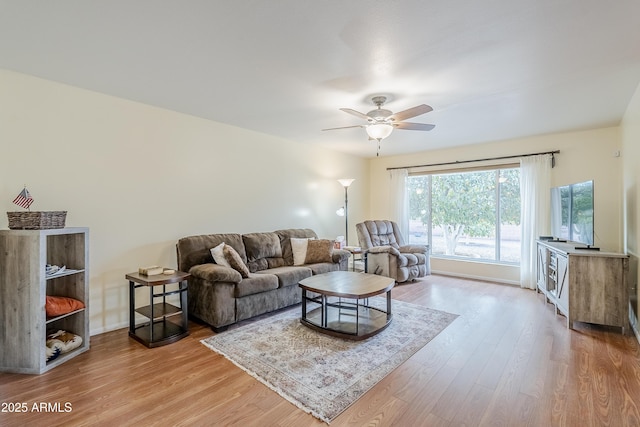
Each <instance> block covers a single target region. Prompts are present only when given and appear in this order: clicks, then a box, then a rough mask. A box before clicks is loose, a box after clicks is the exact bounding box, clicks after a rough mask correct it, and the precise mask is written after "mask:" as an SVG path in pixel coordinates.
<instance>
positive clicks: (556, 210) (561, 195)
mask: <svg viewBox="0 0 640 427" xmlns="http://www.w3.org/2000/svg"><path fill="white" fill-rule="evenodd" d="M593 232H594V228H593V181H586V182H579V183H577V184H570V185H563V186H561V187H555V188H552V189H551V233H552V234H553V237H554V238H555V239H558V240H567V241H570V242H578V243H583V244H585V245H587V246H592V245H593Z"/></svg>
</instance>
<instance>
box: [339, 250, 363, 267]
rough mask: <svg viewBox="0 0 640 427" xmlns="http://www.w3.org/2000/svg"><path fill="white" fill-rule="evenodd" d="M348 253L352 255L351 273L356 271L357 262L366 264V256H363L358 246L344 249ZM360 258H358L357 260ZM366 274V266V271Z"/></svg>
mask: <svg viewBox="0 0 640 427" xmlns="http://www.w3.org/2000/svg"><path fill="white" fill-rule="evenodd" d="M343 249H344V250H346V251H349V252H350V253H351V255H352V257H351V271H356V261H360V262H362V263H363V264H364V263H365V262H366V256H365V255H363V253H362V249H361V248H360V247H358V246H345V247H344V248H343ZM356 256H358V258H356ZM363 271H365V272H366V264H365V268H364V270H363Z"/></svg>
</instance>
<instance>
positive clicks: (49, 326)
mask: <svg viewBox="0 0 640 427" xmlns="http://www.w3.org/2000/svg"><path fill="white" fill-rule="evenodd" d="M88 254H89V229H88V228H84V227H76V228H60V229H51V230H0V348H1V349H2V351H0V371H3V372H16V373H24V374H41V373H43V372H46V371H48V370H50V369H52V368H54V367H56V366H58V365H60V364H62V363H64V362H66V361H68V360H69V359H72V358H73V357H75V356H77V355H79V354H81V353H83V352H85V351H87V350H88V349H89V338H90V337H89V256H88ZM46 264H52V265H58V266H66V268H67V269H66V270H65V271H64V272H63V273H60V274H53V275H47V274H46V272H45V266H46ZM47 295H51V296H65V297H71V298H75V299H77V300H79V301H82V302H83V303H84V305H85V308H83V309H80V310H76V311H73V312H71V313H67V314H65V315H63V316H57V317H54V318H47V316H46V312H45V302H46V297H47ZM59 329H62V330H65V331H68V332H71V333H74V334H76V335H79V336H80V337H81V338H82V345H81V346H80V347H78V348H76V349H75V350H72V351H70V352H69V353H64V354H62V355H60V356H58V357H57V358H56V359H54V360H52V361H51V362H49V363H47V362H46V353H45V342H46V336H47V332H48V331H54V332H55V331H57V330H59Z"/></svg>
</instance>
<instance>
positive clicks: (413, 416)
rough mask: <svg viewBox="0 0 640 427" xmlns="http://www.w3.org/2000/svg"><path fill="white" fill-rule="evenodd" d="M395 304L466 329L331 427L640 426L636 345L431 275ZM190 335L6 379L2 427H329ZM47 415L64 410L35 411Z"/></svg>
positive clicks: (507, 295)
mask: <svg viewBox="0 0 640 427" xmlns="http://www.w3.org/2000/svg"><path fill="white" fill-rule="evenodd" d="M392 295H393V298H394V299H398V300H402V301H407V302H412V303H414V304H420V305H424V306H428V307H431V308H435V309H438V310H444V311H448V312H451V313H456V314H459V315H460V317H459V318H458V319H456V320H455V321H454V322H453V323H452V324H451V325H450V326H449V327H448V328H447V329H445V330H444V331H443V332H442V333H441V334H440V335H438V336H437V337H436V338H435V339H434V340H432V341H431V342H430V343H429V344H427V345H426V346H425V347H424V348H422V349H421V350H420V351H418V352H417V353H416V354H415V355H413V356H412V357H411V358H410V359H409V360H408V361H407V362H405V363H404V364H402V365H401V366H400V367H398V368H397V369H396V370H395V371H393V372H392V373H391V374H390V375H388V376H387V377H386V378H384V379H383V380H382V381H381V382H380V383H378V384H377V385H376V386H375V387H374V388H373V389H371V390H370V391H369V392H368V393H367V394H366V395H365V396H363V397H362V398H361V399H360V400H358V401H357V402H356V403H354V404H353V405H352V406H351V407H350V408H348V409H347V410H346V411H345V412H344V413H342V414H341V415H340V416H339V417H338V418H337V419H336V420H335V421H334V422H333V423H332V424H331V425H332V426H361V425H371V426H373V425H375V426H391V425H393V426H616V427H617V426H640V349H639V346H638V342H637V340H636V338H635V337H633V336H623V335H621V334H620V332H619V331H617V330H614V329H610V328H604V327H596V326H593V325H586V324H577V325H576V327H577V330H574V331H571V330H568V329H567V328H566V326H565V325H566V321H565V318H564V317H562V316H557V315H556V314H555V313H554V309H553V307H552V306H551V305H549V304H547V303H545V302H544V298H543V296H542V295H539V294H536V293H535V292H534V291H527V290H522V289H520V288H517V287H512V286H507V285H500V284H494V283H486V282H479V281H473V280H465V279H458V278H451V277H445V276H437V275H434V276H429V277H427V278H426V279H424V280H421V281H418V282H415V283H411V284H406V285H400V286H398V287H396V288H395V289H394V290H393V291H392ZM296 309H299V307H296ZM190 326H191V335H190V336H189V337H187V338H185V339H183V340H181V341H179V342H177V343H174V344H171V345H168V346H165V347H159V348H155V349H147V348H146V347H144V346H142V345H141V344H139V343H138V342H136V341H134V340H132V339H130V338H129V337H128V336H127V331H126V330H124V329H123V330H118V331H114V332H109V333H106V334H102V335H98V336H94V337H92V338H91V350H90V351H89V352H87V353H85V354H82V355H80V356H78V357H76V358H75V359H73V360H71V361H69V362H68V363H66V364H64V365H61V366H59V367H57V368H55V369H53V370H52V371H50V372H48V373H46V374H43V375H39V376H32V375H18V374H6V373H3V374H0V404H1V405H2V407H0V410H2V409H4V410H8V409H9V406H10V405H11V404H18V403H26V405H27V407H28V411H27V412H25V413H7V412H0V425H1V426H31V425H34V426H39V425H47V426H62V425H64V426H76V425H92V426H95V425H104V426H129V425H136V426H155V425H157V426H173V425H180V426H190V425H196V426H218V425H220V426H228V425H241V426H261V427H262V426H296V427H298V426H320V425H324V423H322V422H320V421H318V420H317V419H315V418H313V417H312V416H310V415H308V414H306V413H304V412H303V411H302V410H300V409H298V408H296V407H295V406H294V405H292V404H291V403H289V402H287V401H286V400H284V399H283V398H281V397H280V396H278V395H277V394H276V393H275V392H273V391H271V390H269V389H268V388H267V387H265V386H264V385H262V384H261V383H259V382H258V381H256V380H255V379H253V378H252V377H251V376H249V375H248V374H246V373H244V372H243V371H242V370H240V369H239V368H237V367H236V366H235V365H233V364H232V363H230V362H229V361H227V360H226V359H224V358H223V357H221V356H219V355H217V354H216V353H214V352H212V351H210V350H209V349H207V348H206V347H204V346H203V345H202V344H200V342H199V340H201V339H203V338H206V337H208V336H210V335H213V332H212V331H211V330H210V329H209V328H207V327H206V326H204V325H201V324H198V323H193V322H192V323H191V325H190ZM1 350H2V349H0V351H1ZM40 403H45V404H51V405H50V406H54V408H50V409H55V404H56V403H58V404H59V406H60V409H61V412H37V411H34V410H33V405H34V404H36V405H38V404H40ZM67 403H68V404H69V406H68V407H67V408H65V404H67ZM65 409H70V410H69V411H67V412H63V411H65Z"/></svg>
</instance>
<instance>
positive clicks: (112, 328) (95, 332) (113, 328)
mask: <svg viewBox="0 0 640 427" xmlns="http://www.w3.org/2000/svg"><path fill="white" fill-rule="evenodd" d="M128 327H129V322H120V323H118V324H116V325H109V326H108V327H104V328H98V329H91V331H90V332H89V335H90V336H94V335H100V334H104V333H106V332H111V331H116V330H118V329H124V328H128Z"/></svg>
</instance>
